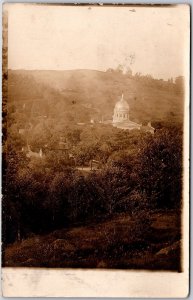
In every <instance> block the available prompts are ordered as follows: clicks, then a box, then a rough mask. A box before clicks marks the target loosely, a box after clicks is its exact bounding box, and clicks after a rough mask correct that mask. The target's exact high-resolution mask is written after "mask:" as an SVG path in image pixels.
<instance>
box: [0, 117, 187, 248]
mask: <svg viewBox="0 0 193 300" xmlns="http://www.w3.org/2000/svg"><path fill="white" fill-rule="evenodd" d="M17 126H18V124H17V123H16V122H15V123H14V122H12V123H11V125H10V131H9V136H8V139H7V151H6V152H5V154H4V157H3V162H4V173H3V181H4V185H3V186H4V191H3V194H4V197H3V219H4V220H3V240H4V243H5V244H7V243H11V242H14V241H15V240H20V239H22V238H26V237H29V236H30V235H32V234H34V233H45V232H51V231H53V230H55V229H57V228H65V227H66V228H68V227H70V226H74V225H76V224H80V223H81V224H86V223H88V222H92V221H95V222H96V221H97V220H101V219H104V218H107V217H109V216H113V215H115V214H118V213H122V212H124V213H128V215H129V214H132V213H136V212H138V213H139V212H140V211H143V210H147V211H148V210H151V209H158V208H161V209H173V208H179V207H180V204H181V197H182V195H181V193H182V132H181V130H180V129H179V128H177V127H175V126H173V127H167V128H166V127H165V128H160V129H158V130H157V131H156V132H155V134H154V135H151V134H149V133H143V132H141V131H138V130H136V131H135V130H133V131H123V130H119V129H116V128H113V127H111V126H108V125H99V124H98V125H96V126H95V125H94V126H91V125H88V126H83V127H80V126H77V125H74V126H70V127H68V126H66V125H65V124H64V125H61V124H57V123H55V124H53V122H52V120H46V121H41V122H39V124H37V126H36V127H35V128H34V129H33V130H30V129H29V130H28V131H26V132H25V133H24V134H18V131H17ZM61 132H63V139H64V140H65V141H66V143H67V146H68V147H67V153H66V152H63V151H59V150H58V149H59V143H60V138H61ZM26 139H27V140H28V141H30V145H31V147H32V149H33V150H34V151H39V149H40V148H41V149H43V154H44V156H43V157H42V158H36V157H31V158H28V157H26V153H25V151H24V152H22V151H21V148H22V147H25V145H26ZM69 154H70V155H72V156H73V157H74V159H75V160H76V163H72V161H71V160H70V159H69ZM92 159H95V160H98V161H100V162H101V166H100V168H99V169H97V170H93V171H88V170H87V171H84V168H83V169H82V170H81V167H86V168H88V166H89V162H90V160H92Z"/></svg>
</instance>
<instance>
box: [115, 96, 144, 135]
mask: <svg viewBox="0 0 193 300" xmlns="http://www.w3.org/2000/svg"><path fill="white" fill-rule="evenodd" d="M113 126H114V127H117V128H120V129H128V130H132V129H141V126H142V125H141V124H137V123H135V122H132V121H130V120H129V104H128V103H127V101H125V100H124V98H123V94H122V96H121V99H120V100H119V101H118V102H117V103H116V104H115V108H114V115H113Z"/></svg>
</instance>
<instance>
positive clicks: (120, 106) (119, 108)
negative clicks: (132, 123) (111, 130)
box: [113, 94, 129, 124]
mask: <svg viewBox="0 0 193 300" xmlns="http://www.w3.org/2000/svg"><path fill="white" fill-rule="evenodd" d="M125 121H129V104H128V103H127V101H125V100H124V98H123V94H122V96H121V99H120V100H119V101H118V102H117V103H116V105H115V108H114V115H113V123H114V124H115V123H120V122H125Z"/></svg>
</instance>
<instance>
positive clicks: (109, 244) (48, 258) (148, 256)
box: [4, 211, 180, 271]
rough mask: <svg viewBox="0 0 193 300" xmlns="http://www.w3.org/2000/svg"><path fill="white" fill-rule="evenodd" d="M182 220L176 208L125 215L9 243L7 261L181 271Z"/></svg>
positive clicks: (17, 264) (24, 264)
mask: <svg viewBox="0 0 193 300" xmlns="http://www.w3.org/2000/svg"><path fill="white" fill-rule="evenodd" d="M179 222H180V220H179V214H178V212H177V211H170V212H167V213H166V212H165V211H164V212H163V211H157V212H154V213H153V214H152V213H151V214H150V215H148V214H147V213H144V212H143V213H142V212H141V213H140V212H139V213H137V214H135V215H133V216H130V215H128V214H120V215H118V216H115V217H114V218H111V219H110V220H104V221H101V222H100V223H98V224H97V223H96V224H94V223H93V224H92V225H86V226H79V227H74V228H69V229H68V228H65V229H61V230H57V231H54V232H52V233H50V234H47V235H41V236H40V235H39V236H33V237H31V238H28V239H26V240H23V241H22V242H16V243H15V244H13V245H10V246H8V247H7V249H6V251H5V256H4V265H5V266H7V267H13V266H14V267H49V268H50V267H51V268H52V267H54V268H58V267H59V268H61V267H62V268H65V267H71V268H72V267H78V268H88V267H89V268H96V267H97V268H114V269H116V268H119V269H122V268H124V269H125V268H130V269H160V270H178V271H180V259H179V256H180V229H179ZM117 258H118V259H117Z"/></svg>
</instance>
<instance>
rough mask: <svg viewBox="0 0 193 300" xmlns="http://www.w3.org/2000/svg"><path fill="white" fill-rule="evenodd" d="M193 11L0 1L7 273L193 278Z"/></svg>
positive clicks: (183, 7) (182, 7) (185, 8)
mask: <svg viewBox="0 0 193 300" xmlns="http://www.w3.org/2000/svg"><path fill="white" fill-rule="evenodd" d="M189 10H190V8H189V6H188V5H159V6H156V5H135V6H134V5H55V4H26V3H22V4H13V3H9V4H4V5H3V25H2V32H3V48H2V55H3V59H2V61H3V66H2V70H3V71H2V91H3V95H2V116H3V119H2V134H3V138H2V144H3V145H2V149H3V151H2V163H3V168H2V186H3V188H2V193H3V198H2V267H3V270H5V271H6V270H8V272H9V271H10V270H18V272H22V270H29V272H31V271H33V270H36V269H37V268H38V270H44V273H45V272H47V271H48V272H52V271H53V272H55V273H57V272H60V270H61V271H62V270H69V269H70V270H71V271H72V272H76V270H82V271H83V272H84V271H86V270H92V271H93V272H95V274H96V272H99V273H97V274H100V275H99V276H101V274H106V272H107V273H108V272H114V273H108V274H118V272H119V271H120V272H123V271H124V272H130V271H132V272H133V271H134V272H135V274H139V275H140V274H141V273H140V272H139V271H143V272H148V273H147V274H150V275H152V276H153V274H154V275H155V276H157V275H159V276H160V274H162V272H163V273H164V274H172V276H174V277H175V276H178V275H179V276H180V274H181V275H183V274H186V289H185V290H186V291H187V289H188V277H187V276H188V275H187V274H188V273H187V272H188V247H189V242H188V232H189V227H188V226H189V213H188V210H189V186H188V185H189V183H188V180H189V165H188V163H189V162H188V159H189V152H188V151H189V142H188V137H189V121H188V117H189V55H190V54H189V51H190V48H189V47H190V46H189V39H190V37H189V35H190V32H189V31H190V20H189V18H190V16H189V14H190V11H189ZM46 270H47V271H46ZM11 272H13V271H11ZM11 272H10V273H9V274H11ZM25 272H27V271H25ZM7 274H8V273H7ZM12 274H13V273H12ZM17 274H19V273H17ZM49 274H50V273H49ZM57 274H59V273H57ZM84 274H85V273H84ZM121 274H122V273H121ZM129 274H130V273H129ZM156 274H157V275H156ZM7 276H8V275H7ZM10 276H11V275H10ZM102 276H105V275H102ZM117 276H118V275H117ZM144 276H145V275H144ZM4 278H5V279H6V278H8V277H6V276H5V277H4ZM10 278H11V277H9V282H11V279H10ZM101 278H102V277H101ZM103 278H105V277H103ZM144 278H145V277H144ZM152 278H153V277H152ZM159 278H161V277H159ZM175 278H176V277H175ZM12 279H13V278H12ZM159 280H160V279H159ZM93 282H94V281H93ZM108 284H110V283H108ZM114 284H115V283H114ZM4 286H6V288H5V294H9V289H11V287H9V284H6V280H5V285H4ZM152 288H153V286H152ZM139 289H140V287H139ZM166 290H167V291H170V287H169V286H168V289H167V288H166ZM171 290H172V289H171ZM178 291H179V296H180V295H181V294H180V293H181V292H180V287H179V288H177V289H176V293H177V292H178ZM162 292H163V291H162ZM173 292H174V291H173ZM160 293H161V291H160ZM168 293H169V292H168ZM186 293H187V292H186ZM11 295H12V296H13V295H14V293H13V292H11ZM15 295H17V296H21V295H18V294H17V291H15ZM25 295H27V294H25ZM38 295H40V294H37V295H36V296H38ZM68 295H70V294H68ZM89 295H90V294H89ZM94 295H95V294H94ZM96 295H97V293H96ZM132 295H134V294H132ZM140 295H141V294H140V293H138V292H136V294H135V296H140ZM148 295H149V294H148ZM156 295H157V296H160V295H162V294H159V293H158V294H156ZM171 295H172V291H171ZM44 296H46V295H44ZM49 296H50V295H49ZM51 296H53V295H51ZM60 296H62V294H60ZM63 296H65V295H64V294H63ZM124 296H129V294H126V295H124ZM167 296H170V294H168V295H167ZM177 296H178V294H177Z"/></svg>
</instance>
